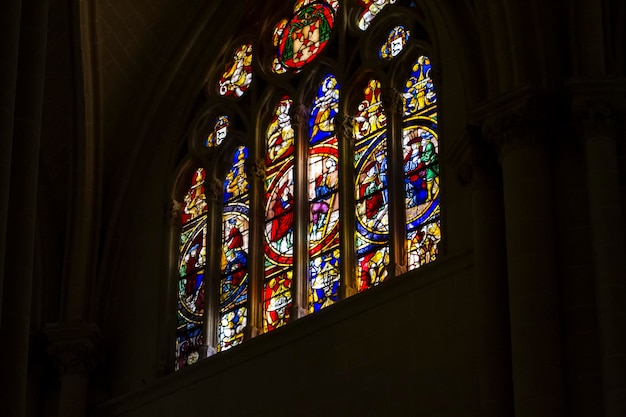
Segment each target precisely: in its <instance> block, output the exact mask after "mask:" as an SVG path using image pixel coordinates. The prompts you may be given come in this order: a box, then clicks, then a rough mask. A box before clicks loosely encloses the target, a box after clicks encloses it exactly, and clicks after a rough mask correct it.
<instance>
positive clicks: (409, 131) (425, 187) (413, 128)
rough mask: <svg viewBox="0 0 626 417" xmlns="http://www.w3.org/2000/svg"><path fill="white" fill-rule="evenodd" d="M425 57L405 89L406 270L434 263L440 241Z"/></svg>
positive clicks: (433, 119)
mask: <svg viewBox="0 0 626 417" xmlns="http://www.w3.org/2000/svg"><path fill="white" fill-rule="evenodd" d="M430 72H431V66H430V59H429V58H428V57H427V56H420V57H419V58H418V59H417V61H416V62H415V63H414V64H413V68H412V73H411V76H410V77H409V79H408V80H407V82H406V84H405V88H404V93H403V94H404V129H403V141H402V144H403V156H404V189H405V207H406V250H407V265H408V269H409V270H411V269H415V268H418V267H419V266H421V265H424V264H426V263H429V262H432V261H434V260H435V259H437V256H438V253H439V250H438V245H439V242H440V240H441V229H440V220H439V219H440V211H441V208H440V198H439V138H438V127H437V126H438V124H437V95H436V93H435V89H434V85H433V82H432V80H431V78H430Z"/></svg>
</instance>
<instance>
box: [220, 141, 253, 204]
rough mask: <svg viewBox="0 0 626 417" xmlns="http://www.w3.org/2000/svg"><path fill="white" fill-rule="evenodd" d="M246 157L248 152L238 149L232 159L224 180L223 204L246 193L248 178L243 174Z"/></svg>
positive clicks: (241, 148) (242, 148)
mask: <svg viewBox="0 0 626 417" xmlns="http://www.w3.org/2000/svg"><path fill="white" fill-rule="evenodd" d="M247 157H248V150H247V149H246V148H245V147H243V146H242V147H240V148H238V149H237V151H236V152H235V156H234V157H233V165H232V167H231V169H230V170H229V171H228V173H227V174H226V178H225V179H224V202H226V201H229V200H231V199H233V198H237V197H238V196H240V195H244V194H245V193H247V192H248V186H249V184H248V177H247V176H246V175H245V172H244V162H245V160H246V158H247Z"/></svg>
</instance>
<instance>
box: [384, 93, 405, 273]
mask: <svg viewBox="0 0 626 417" xmlns="http://www.w3.org/2000/svg"><path fill="white" fill-rule="evenodd" d="M383 101H384V102H383V104H384V106H385V110H386V112H387V161H388V162H387V167H388V172H387V179H388V181H387V184H388V189H387V193H388V196H389V211H388V215H389V249H390V254H389V265H387V273H388V275H387V279H389V278H393V277H395V276H398V275H401V274H403V273H405V272H406V266H407V252H406V207H405V204H406V203H405V190H404V167H403V164H402V158H403V153H402V139H401V138H402V134H403V123H402V116H403V111H404V101H403V97H402V94H401V93H400V92H399V91H398V90H396V89H394V88H388V89H386V90H385V91H384V95H383ZM392 161H393V162H392Z"/></svg>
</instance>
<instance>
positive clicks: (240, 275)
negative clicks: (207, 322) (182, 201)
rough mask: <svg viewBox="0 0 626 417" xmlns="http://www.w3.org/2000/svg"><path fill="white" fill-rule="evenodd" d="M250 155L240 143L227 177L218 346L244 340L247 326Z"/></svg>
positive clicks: (223, 222)
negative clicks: (247, 164) (244, 331)
mask: <svg viewBox="0 0 626 417" xmlns="http://www.w3.org/2000/svg"><path fill="white" fill-rule="evenodd" d="M247 157H248V150H247V148H246V147H245V146H241V147H239V148H238V149H237V151H236V152H235V155H234V157H233V164H232V167H231V168H230V170H229V171H228V173H227V174H226V179H225V180H224V209H223V211H222V259H221V276H220V307H219V311H220V312H219V314H220V317H219V322H218V337H217V338H218V350H226V349H228V348H230V347H232V346H235V345H237V344H239V343H241V341H242V340H243V329H244V328H245V327H246V320H247V300H248V244H249V243H248V242H249V230H250V227H249V221H250V217H249V212H250V198H249V192H248V179H247V176H246V171H245V166H244V163H245V160H246V158H247Z"/></svg>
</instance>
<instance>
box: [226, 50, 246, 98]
mask: <svg viewBox="0 0 626 417" xmlns="http://www.w3.org/2000/svg"><path fill="white" fill-rule="evenodd" d="M251 82H252V44H251V43H248V44H245V45H241V46H240V47H239V48H237V49H236V50H235V53H234V55H233V60H232V62H231V63H230V64H229V65H228V66H227V67H226V71H224V73H223V74H222V77H221V78H220V80H219V82H218V90H219V93H220V95H222V96H235V97H241V96H243V94H244V93H245V92H246V90H247V89H248V87H249V86H250V83H251Z"/></svg>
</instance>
